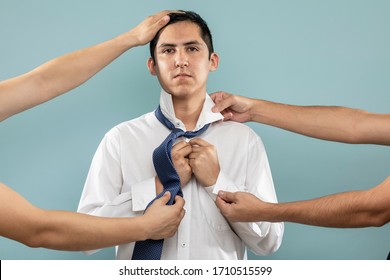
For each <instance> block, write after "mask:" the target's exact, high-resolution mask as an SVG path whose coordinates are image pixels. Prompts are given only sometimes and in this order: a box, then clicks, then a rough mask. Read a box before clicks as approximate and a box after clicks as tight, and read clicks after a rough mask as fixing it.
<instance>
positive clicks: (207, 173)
mask: <svg viewBox="0 0 390 280" xmlns="http://www.w3.org/2000/svg"><path fill="white" fill-rule="evenodd" d="M189 143H190V144H191V146H192V152H191V153H190V154H189V159H190V161H189V165H190V167H191V169H192V173H193V174H194V175H195V177H196V179H197V180H198V181H199V182H200V183H201V184H203V185H205V186H206V187H209V186H212V185H215V183H216V182H217V178H218V175H219V171H220V167H219V162H218V156H217V150H216V148H215V147H214V146H213V145H211V144H210V143H208V142H206V141H205V140H203V139H200V138H194V139H192V140H191V141H190V142H189Z"/></svg>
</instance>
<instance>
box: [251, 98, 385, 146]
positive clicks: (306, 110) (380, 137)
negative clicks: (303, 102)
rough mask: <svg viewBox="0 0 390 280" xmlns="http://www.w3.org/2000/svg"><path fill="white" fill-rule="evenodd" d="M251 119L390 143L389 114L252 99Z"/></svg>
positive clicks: (348, 139)
mask: <svg viewBox="0 0 390 280" xmlns="http://www.w3.org/2000/svg"><path fill="white" fill-rule="evenodd" d="M251 120H252V121H255V122H260V123H264V124H268V125H272V126H276V127H279V128H282V129H285V130H289V131H292V132H295V133H299V134H303V135H306V136H310V137H314V138H320V139H324V140H330V141H338V142H345V143H356V144H357V143H371V144H382V145H390V114H374V113H369V112H366V111H362V110H358V109H351V108H346V107H337V106H295V105H287V104H281V103H275V102H270V101H265V100H254V101H253V106H252V109H251Z"/></svg>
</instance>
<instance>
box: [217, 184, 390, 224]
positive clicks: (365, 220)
mask: <svg viewBox="0 0 390 280" xmlns="http://www.w3.org/2000/svg"><path fill="white" fill-rule="evenodd" d="M217 205H218V207H219V208H220V209H221V211H222V213H223V214H224V215H225V216H226V217H227V218H228V219H229V220H232V221H268V222H293V223H301V224H308V225H314V226H323V227H338V228H355V227H369V226H382V225H384V224H386V223H388V222H390V206H389V205H390V177H388V178H387V179H386V180H385V181H384V182H383V183H381V184H379V185H378V186H376V187H374V188H372V189H369V190H366V191H351V192H344V193H339V194H333V195H328V196H324V197H321V198H317V199H312V200H305V201H297V202H289V203H267V202H263V201H261V200H259V199H257V198H256V197H253V196H251V195H250V194H248V193H239V192H237V193H228V192H225V193H220V194H219V198H218V200H217Z"/></svg>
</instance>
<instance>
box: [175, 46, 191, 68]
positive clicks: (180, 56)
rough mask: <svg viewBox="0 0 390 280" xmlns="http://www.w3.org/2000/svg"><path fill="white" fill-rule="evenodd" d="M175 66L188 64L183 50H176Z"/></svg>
mask: <svg viewBox="0 0 390 280" xmlns="http://www.w3.org/2000/svg"><path fill="white" fill-rule="evenodd" d="M175 66H176V67H186V66H188V56H187V54H186V52H185V51H184V50H180V51H178V52H176V57H175Z"/></svg>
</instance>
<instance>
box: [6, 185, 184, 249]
mask: <svg viewBox="0 0 390 280" xmlns="http://www.w3.org/2000/svg"><path fill="white" fill-rule="evenodd" d="M169 197H170V193H169V192H167V193H166V194H165V195H164V196H163V197H161V198H160V199H158V200H156V201H155V202H154V203H153V205H151V206H150V207H149V208H148V210H147V211H146V213H145V214H144V215H143V216H140V217H132V218H101V217H94V216H90V215H85V214H79V213H73V212H68V211H56V210H43V209H40V208H37V207H35V206H33V205H31V204H30V203H29V202H28V201H27V200H25V199H24V198H23V197H22V196H20V195H19V194H18V193H16V192H15V191H13V190H12V189H10V188H9V187H7V186H6V185H4V184H2V183H0V213H1V214H0V235H1V236H4V237H7V238H10V239H13V240H16V241H18V242H21V243H23V244H25V245H27V246H29V247H34V248H36V247H44V248H49V249H56V250H67V251H82V250H92V249H98V248H104V247H109V246H114V245H119V244H123V243H129V242H133V241H137V240H145V239H163V238H168V237H171V236H173V235H174V234H175V232H176V231H177V227H178V226H179V224H180V221H181V219H182V218H183V217H184V210H183V206H184V200H183V199H182V198H181V197H176V202H175V204H174V205H173V206H167V205H166V203H167V202H168V200H169Z"/></svg>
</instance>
